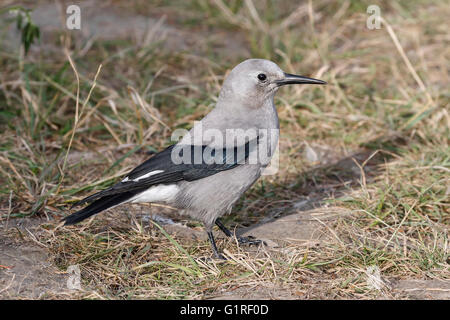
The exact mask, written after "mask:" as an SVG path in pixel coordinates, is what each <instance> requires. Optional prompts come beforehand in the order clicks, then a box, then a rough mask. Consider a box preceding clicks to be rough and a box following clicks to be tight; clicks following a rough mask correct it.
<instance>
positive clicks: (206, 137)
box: [63, 59, 326, 259]
mask: <svg viewBox="0 0 450 320" xmlns="http://www.w3.org/2000/svg"><path fill="white" fill-rule="evenodd" d="M286 84H326V82H324V81H322V80H317V79H313V78H308V77H303V76H298V75H293V74H289V73H285V72H283V71H282V70H281V69H280V68H279V67H278V66H277V65H276V64H275V63H273V62H271V61H268V60H262V59H249V60H245V61H243V62H241V63H240V64H238V65H237V66H236V67H235V68H234V69H233V70H232V71H231V72H230V74H229V75H228V77H227V78H226V79H225V81H224V83H223V87H222V90H221V91H220V94H219V99H218V101H217V104H216V106H215V108H214V109H213V110H212V111H211V112H210V113H209V114H207V115H206V116H205V117H204V118H203V119H202V120H201V121H198V122H196V123H195V124H194V126H193V128H192V129H191V130H190V131H189V132H187V133H186V134H185V135H184V136H183V137H182V139H181V140H180V141H179V142H178V143H176V144H174V145H172V146H170V147H168V148H167V149H165V150H163V151H161V152H159V153H157V154H155V155H153V156H152V157H151V158H150V159H148V160H147V161H145V162H144V163H142V164H141V165H139V166H138V167H136V168H135V169H134V170H132V171H131V172H130V173H129V174H128V175H127V176H126V177H125V178H124V179H123V180H121V181H120V182H118V183H117V184H115V185H113V186H112V187H110V188H108V189H106V190H103V191H100V192H98V193H95V194H93V195H91V196H89V197H87V198H85V199H83V200H81V201H79V202H77V203H75V205H74V206H78V205H81V204H83V203H90V204H89V205H88V206H86V207H85V208H83V209H81V210H80V211H78V212H75V213H73V214H72V215H70V216H68V217H65V218H64V219H63V220H65V225H71V224H74V223H77V222H80V221H82V220H84V219H86V218H88V217H90V216H92V215H94V214H96V213H99V212H101V211H103V210H106V209H108V208H111V207H113V206H117V205H119V204H122V203H164V204H167V205H170V206H172V207H175V208H178V209H180V214H186V215H188V216H189V217H190V218H192V219H195V220H199V221H201V222H203V223H204V225H205V228H206V232H207V234H208V238H209V240H210V243H211V246H212V249H213V252H214V255H215V256H216V257H217V258H222V259H223V256H222V255H221V254H220V253H219V252H218V250H217V247H216V243H215V240H214V237H213V233H212V228H213V226H214V224H216V225H217V226H218V227H219V228H220V229H221V230H222V231H223V232H224V233H225V235H227V236H232V233H231V232H230V231H229V230H228V229H227V228H226V227H225V226H224V225H223V224H222V223H221V222H220V220H219V219H218V218H219V217H221V216H222V215H224V214H225V213H228V212H230V211H231V208H232V206H233V204H234V203H235V202H236V201H237V200H238V199H239V198H240V196H241V195H242V194H243V193H244V192H245V191H246V190H247V189H248V188H250V187H251V186H252V185H253V184H254V183H255V181H256V180H257V179H258V178H259V177H260V176H261V173H262V171H263V170H264V169H265V168H266V167H267V166H268V165H269V163H270V160H271V158H272V156H273V154H274V152H275V149H276V147H277V143H278V137H279V122H278V114H277V111H276V108H275V104H274V95H275V93H276V91H277V90H278V88H279V87H281V86H283V85H286ZM238 240H239V242H240V243H250V244H252V243H258V242H259V240H252V239H250V238H243V237H239V238H238Z"/></svg>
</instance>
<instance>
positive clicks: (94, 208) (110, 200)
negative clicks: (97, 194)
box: [62, 191, 140, 226]
mask: <svg viewBox="0 0 450 320" xmlns="http://www.w3.org/2000/svg"><path fill="white" fill-rule="evenodd" d="M139 192H140V191H138V192H136V191H133V192H124V193H121V194H115V195H110V196H105V197H102V198H100V199H98V200H96V201H94V202H92V203H91V204H90V205H88V206H87V207H85V208H83V209H81V210H79V211H77V212H75V213H73V214H71V215H70V216H67V217H65V218H63V219H62V220H63V221H65V223H64V225H65V226H67V225H71V224H75V223H78V222H80V221H83V220H84V219H87V218H89V217H90V216H93V215H94V214H97V213H99V212H101V211H103V210H106V209H108V208H111V207H113V206H116V205H118V204H121V203H122V202H125V201H127V200H129V199H131V198H132V197H133V196H135V195H136V194H138V193H139Z"/></svg>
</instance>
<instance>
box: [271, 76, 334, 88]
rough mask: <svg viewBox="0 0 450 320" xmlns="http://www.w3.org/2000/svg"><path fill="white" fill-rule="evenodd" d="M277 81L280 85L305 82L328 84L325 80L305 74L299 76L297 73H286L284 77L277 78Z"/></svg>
mask: <svg viewBox="0 0 450 320" xmlns="http://www.w3.org/2000/svg"><path fill="white" fill-rule="evenodd" d="M275 83H276V84H277V85H278V86H279V87H280V86H284V85H286V84H303V83H309V84H327V83H326V82H325V81H322V80H318V79H314V78H308V77H304V76H297V75H295V74H290V73H285V74H284V79H282V80H277V81H275Z"/></svg>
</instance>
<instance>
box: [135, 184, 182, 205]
mask: <svg viewBox="0 0 450 320" xmlns="http://www.w3.org/2000/svg"><path fill="white" fill-rule="evenodd" d="M179 190H180V188H179V187H178V186H177V185H175V184H169V185H158V186H154V187H151V188H149V189H147V190H145V191H144V192H142V193H140V194H138V195H136V196H135V197H134V198H132V199H131V200H130V202H131V203H142V202H168V201H171V200H173V199H174V198H175V196H176V194H177V193H178V191H179Z"/></svg>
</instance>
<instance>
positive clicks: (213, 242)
mask: <svg viewBox="0 0 450 320" xmlns="http://www.w3.org/2000/svg"><path fill="white" fill-rule="evenodd" d="M207 233H208V239H209V242H210V243H211V247H212V249H213V252H214V256H215V257H216V258H217V259H221V260H227V259H226V258H225V257H224V256H223V255H222V254H221V253H220V252H219V250H217V246H216V241H215V240H214V235H213V233H212V230H209V231H207Z"/></svg>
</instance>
